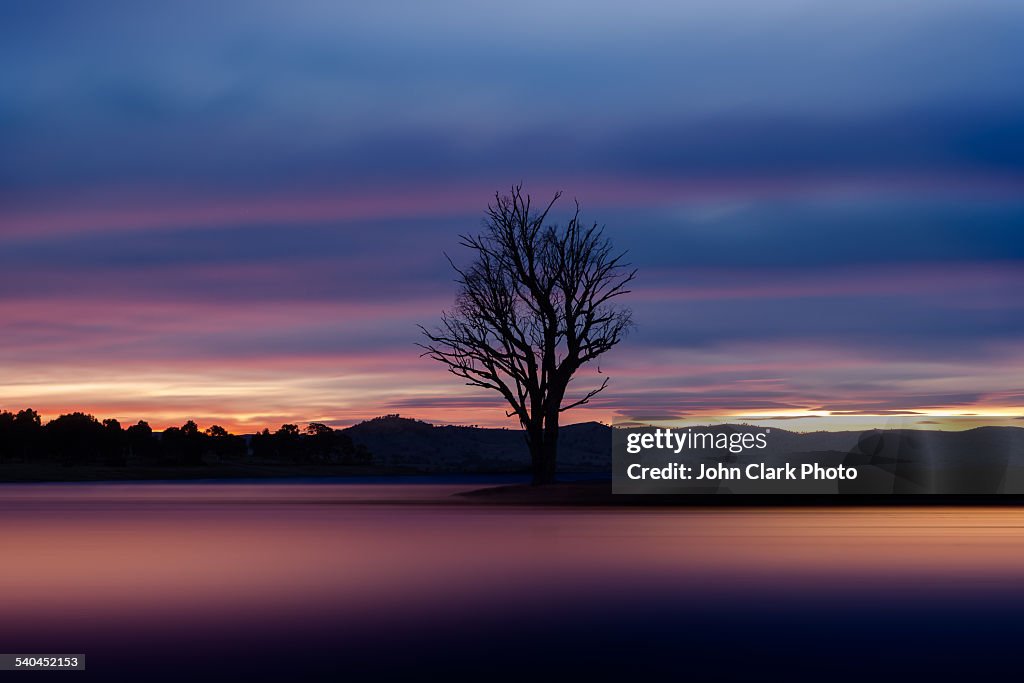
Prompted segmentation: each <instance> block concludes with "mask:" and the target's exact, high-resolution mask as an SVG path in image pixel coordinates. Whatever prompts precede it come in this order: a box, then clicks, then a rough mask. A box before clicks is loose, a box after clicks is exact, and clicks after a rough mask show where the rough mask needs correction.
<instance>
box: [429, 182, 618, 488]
mask: <svg viewBox="0 0 1024 683" xmlns="http://www.w3.org/2000/svg"><path fill="white" fill-rule="evenodd" d="M560 196H561V192H559V193H556V194H555V196H554V198H553V199H552V200H551V201H550V202H549V203H548V204H547V205H546V206H545V207H544V208H543V209H542V210H536V211H535V210H534V209H533V207H532V205H531V202H530V196H529V195H528V194H524V193H523V191H522V186H521V185H518V186H515V187H513V188H512V191H511V194H509V195H501V194H495V198H494V204H492V205H489V206H488V207H487V215H486V218H485V220H484V231H483V232H482V234H479V235H472V236H471V235H462V236H461V239H460V244H461V245H462V246H464V247H467V248H469V249H470V250H472V251H473V252H475V256H476V258H475V260H474V261H473V263H472V264H471V265H469V266H468V267H459V266H456V265H455V263H454V262H452V260H451V259H450V258H449V259H448V261H449V263H451V265H452V268H454V269H455V272H456V273H457V276H458V277H457V278H456V282H457V283H458V285H459V291H458V296H457V298H456V301H455V306H454V308H452V310H450V311H446V312H444V313H443V314H442V317H441V324H440V326H439V327H438V328H437V329H436V330H435V331H433V332H431V331H429V330H427V329H426V328H425V327H423V326H422V325H421V326H420V329H421V330H422V331H423V334H424V335H425V336H426V339H427V342H426V343H424V344H420V346H421V347H422V348H423V349H425V351H424V353H423V355H424V356H427V357H429V358H433V359H434V360H436V361H439V362H441V363H443V364H445V365H446V366H448V371H449V372H451V373H452V374H454V375H456V376H457V377H460V378H462V379H464V380H466V384H468V385H470V386H477V387H485V388H487V389H493V390H495V391H497V392H499V393H500V394H501V395H502V396H503V397H504V398H505V400H506V401H507V402H508V403H509V405H510V406H511V410H510V411H508V412H507V413H506V414H507V415H508V416H509V417H511V416H513V415H514V416H516V417H518V418H519V422H520V423H521V424H522V426H523V429H524V430H525V431H526V439H527V443H528V445H529V448H530V457H531V460H532V466H533V483H534V484H535V485H539V484H545V483H550V482H552V481H553V480H554V478H555V461H556V457H557V452H558V422H559V415H560V414H561V413H562V412H564V411H566V410H569V409H570V408H574V407H576V406H580V405H583V404H585V403H587V402H589V401H590V399H592V398H593V397H594V396H596V395H597V394H598V393H600V392H601V391H602V390H604V388H605V387H606V386H608V379H607V378H605V379H604V381H603V382H601V384H600V385H599V386H597V387H595V388H593V389H590V390H589V391H586V392H583V393H582V394H580V395H578V396H576V397H568V398H567V397H566V391H567V389H568V386H569V383H570V381H571V380H572V378H573V375H575V373H576V371H577V370H579V369H580V368H581V367H582V366H583V365H584V364H586V363H588V362H590V361H592V360H594V359H596V358H597V357H598V356H600V355H601V354H603V353H604V352H606V351H608V350H609V349H611V348H612V347H613V346H615V345H616V344H618V343H619V342H620V341H622V339H623V337H624V336H625V334H626V333H627V331H628V330H629V329H630V327H631V326H632V317H631V312H630V310H629V309H628V308H623V307H621V306H619V305H618V303H617V302H616V299H617V298H618V297H620V296H622V295H623V294H626V293H628V292H629V290H628V289H627V286H628V284H629V283H630V282H631V281H632V280H633V278H634V277H635V276H636V270H634V269H631V268H630V267H629V266H628V265H627V264H626V263H624V262H623V257H624V256H625V254H624V253H618V252H615V251H613V249H612V245H611V243H610V242H609V241H608V239H606V238H605V236H604V229H603V228H600V227H598V225H597V224H596V223H594V224H592V225H590V226H589V227H588V226H585V225H583V224H582V223H581V222H580V206H579V202H577V203H576V211H575V214H574V215H573V217H572V219H571V220H569V222H568V223H567V224H566V225H565V227H564V228H560V227H558V226H555V225H545V222H546V220H547V216H548V213H549V212H550V211H551V208H552V206H554V204H555V202H556V201H558V198H559V197H560ZM446 256H447V255H446ZM598 371H599V372H600V368H598Z"/></svg>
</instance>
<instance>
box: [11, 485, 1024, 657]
mask: <svg viewBox="0 0 1024 683" xmlns="http://www.w3.org/2000/svg"><path fill="white" fill-rule="evenodd" d="M0 488H2V490H0V548H2V549H3V557H2V565H0V640H2V641H3V642H4V643H6V646H5V647H3V648H0V649H3V650H4V651H15V650H18V649H21V648H29V649H36V648H42V649H44V650H60V649H67V650H71V651H76V652H78V651H82V650H83V648H85V647H88V648H90V649H89V653H90V654H91V655H92V658H91V659H90V668H91V669H92V670H94V671H95V670H98V668H99V667H104V666H105V667H108V670H109V671H112V672H120V674H123V675H125V676H127V675H128V674H129V673H130V672H131V671H132V668H131V667H132V666H138V665H141V664H142V663H144V662H146V661H148V659H147V658H149V657H152V656H155V655H156V654H157V653H159V652H161V651H164V650H165V649H166V648H171V647H181V648H184V650H185V651H186V652H188V653H190V654H189V656H190V657H199V658H202V657H204V656H205V657H212V658H216V656H215V653H216V652H222V651H227V652H237V651H245V650H247V649H249V648H251V647H253V646H254V645H255V644H264V645H266V646H267V647H270V650H271V651H272V652H274V653H277V655H278V656H280V657H281V658H282V659H280V661H278V660H274V661H278V664H280V666H282V667H283V666H285V661H286V660H287V658H288V656H289V654H288V653H292V654H295V653H297V652H304V653H305V654H306V655H310V653H311V652H312V653H313V655H312V656H311V658H309V659H307V664H308V665H309V666H313V667H314V668H315V669H316V671H317V672H321V673H322V672H323V671H326V670H334V669H333V668H332V667H337V666H340V664H338V662H337V661H336V660H335V659H332V658H331V657H329V656H327V655H328V654H329V653H332V652H333V653H335V654H336V653H337V652H338V651H339V650H338V648H339V647H341V646H340V645H339V643H340V642H342V641H344V642H345V643H349V644H354V643H361V645H360V649H359V650H358V652H359V653H360V654H359V655H358V656H356V655H353V654H352V653H351V652H349V654H348V655H347V660H346V666H348V667H349V669H350V670H351V669H352V667H356V668H358V667H360V666H362V667H365V668H366V671H370V670H378V669H379V668H380V666H382V664H381V661H382V658H384V659H383V661H384V662H385V663H387V662H390V663H391V664H395V663H396V662H397V661H398V660H399V659H401V658H398V659H396V658H395V657H387V652H389V651H391V649H392V648H393V647H398V648H405V649H409V650H410V651H412V650H415V649H416V647H417V646H419V647H421V648H422V650H423V651H422V652H420V654H419V655H418V656H419V657H421V658H423V657H427V658H428V659H429V657H431V656H433V657H439V656H441V654H444V653H447V655H448V656H450V657H451V659H452V661H470V660H473V658H474V657H480V656H481V653H486V652H487V650H486V648H485V649H481V647H482V645H481V644H480V642H487V643H490V644H491V645H494V644H495V642H497V643H499V644H500V643H504V644H505V645H506V646H511V647H513V649H515V650H517V651H518V652H519V655H518V656H519V657H527V658H528V657H529V656H537V657H542V658H543V659H544V661H545V662H546V663H547V664H551V661H552V658H554V659H555V660H558V661H561V662H562V663H563V664H564V661H562V660H565V661H568V660H567V659H566V658H570V654H569V653H570V651H571V650H572V648H573V647H574V643H575V644H576V645H579V644H580V643H577V639H578V638H580V637H581V636H580V635H579V633H578V631H579V629H583V631H582V632H583V633H586V634H587V635H586V638H585V639H584V641H582V642H595V641H602V642H603V640H602V639H605V640H608V641H609V642H615V643H619V644H620V645H622V643H630V642H633V641H631V640H629V638H630V634H632V636H634V637H636V638H640V635H641V634H644V635H643V639H647V640H646V641H644V642H651V641H650V639H652V638H653V639H654V641H653V642H658V638H660V637H668V636H669V634H670V635H671V638H673V639H674V638H677V637H682V636H680V633H679V631H678V629H680V628H682V629H683V632H682V633H683V635H685V636H686V637H706V636H707V635H708V632H707V629H708V628H711V629H712V630H714V628H717V626H715V625H716V624H718V621H716V620H722V623H721V624H719V626H721V627H723V628H724V625H725V624H726V623H727V622H728V623H733V624H734V626H735V625H736V624H737V623H743V621H744V620H746V621H747V623H749V620H750V619H751V618H753V617H754V616H757V615H761V616H763V617H765V618H768V617H772V618H775V617H777V616H778V615H780V614H790V615H792V614H795V613H804V614H806V615H810V616H808V617H807V618H809V619H810V618H812V617H813V619H817V620H818V621H819V622H822V621H823V620H824V621H825V622H827V623H833V622H834V621H835V619H836V614H842V615H843V619H844V620H846V621H847V623H848V624H849V623H853V621H854V620H855V618H856V615H858V614H860V610H863V609H865V608H866V607H867V606H870V607H871V608H872V609H874V610H881V611H883V612H884V611H885V610H889V611H891V610H892V609H893V608H894V606H898V607H900V608H901V609H903V610H904V611H903V612H902V613H904V614H911V615H917V616H915V617H914V618H915V619H917V618H920V620H925V621H927V620H930V619H931V617H927V618H926V617H925V616H923V615H925V614H926V613H929V614H930V610H935V609H937V608H939V607H940V606H944V607H943V608H944V609H945V608H949V609H952V606H957V607H956V608H957V609H968V610H972V609H973V610H982V611H983V612H984V611H985V610H988V612H986V613H985V614H986V615H987V617H991V618H995V616H998V614H1000V613H1001V612H1000V610H1002V609H1004V608H1006V607H1008V606H1012V605H1019V604H1020V603H1021V597H1022V595H1024V591H1022V590H1021V589H1020V588H1019V587H1018V582H1019V577H1020V576H1022V575H1024V543H1021V542H1020V539H1021V538H1022V534H1021V531H1022V527H1024V510H1017V509H1008V508H970V509H957V508H939V509H936V508H929V509H908V508H898V509H885V508H873V509H854V508H843V509H807V508H800V509H754V510H734V509H733V510H731V509H703V510H702V509H615V510H607V509H576V508H519V507H517V508H505V507H495V506H490V507H488V506H485V505H484V506H482V505H476V504H467V503H457V504H450V501H449V499H450V495H451V494H452V493H453V492H455V491H457V490H461V489H464V488H465V487H464V486H461V487H460V486H457V485H455V486H443V485H425V486H415V485H413V486H367V485H362V486H359V485H356V486H351V485H315V486H305V485H265V484H264V485H189V484H169V485H146V484H141V485H116V486H103V485H73V486H27V487H17V486H14V487H0ZM372 500H391V501H393V502H392V504H373V503H371V502H370V501H372ZM438 501H441V502H445V501H449V502H448V503H446V504H437V502H438ZM398 502H402V503H403V504H398ZM801 611H802V612H801ZM694 615H703V616H702V617H701V620H700V622H699V623H691V622H690V621H686V620H685V619H689V618H691V617H693V616H694ZM725 615H731V616H729V617H728V619H727V618H726V616H725ZM684 617H685V619H684ZM890 617H891V615H890ZM958 618H960V619H963V615H960V616H959V617H958ZM666 619H668V620H669V622H671V624H672V629H676V630H670V631H666V630H665V629H666V628H668V626H667V625H666V624H667V622H665V620H666ZM677 619H684V622H677V621H676V620H677ZM737 619H739V622H737V621H736V620H737ZM730 620H732V621H730ZM558 623H561V624H562V625H563V627H564V628H566V629H569V630H570V631H571V633H570V634H565V633H563V635H562V636H561V640H560V641H559V642H561V643H562V646H563V647H562V648H561V649H554V650H551V651H548V650H547V649H544V648H545V647H548V645H543V644H541V643H538V642H537V641H536V631H537V629H538V628H540V629H541V630H543V629H545V628H551V627H553V625H554V624H558ZM680 623H682V624H683V625H682V626H681V625H680ZM914 623H915V624H918V622H917V621H915V622H914ZM921 623H924V621H922V622H921ZM602 624H603V626H600V625H602ZM701 624H703V626H702V625H701ZM918 625H919V626H920V624H918ZM772 628H775V627H770V628H768V632H767V633H762V634H758V635H757V638H759V639H762V638H767V639H768V641H771V639H772V638H775V637H777V633H775V634H773V632H772ZM871 628H873V629H877V628H878V625H877V624H875V625H873V626H872V627H871ZM587 629H590V631H589V632H588V631H587ZM826 631H827V629H826ZM826 631H822V630H821V629H819V630H818V631H817V633H818V634H819V637H821V636H820V634H822V633H824V632H826ZM442 633H444V634H447V635H445V636H444V638H443V639H442V641H440V642H438V641H435V640H431V637H432V634H433V635H434V636H437V634H442ZM531 633H532V634H534V635H531ZM814 633H815V632H813V631H812V632H811V633H810V634H809V635H808V636H807V637H811V638H813V637H814ZM833 635H835V634H833ZM438 637H440V636H438ZM846 637H849V636H846ZM339 639H342V640H339ZM481 639H483V640H481ZM623 639H625V640H623ZM643 639H641V640H643ZM477 641H480V642H477ZM714 642H718V641H714ZM830 642H832V643H833V645H835V646H837V647H838V645H839V643H837V642H835V641H830ZM382 643H384V644H387V647H382ZM472 643H477V644H476V645H472ZM969 643H970V641H968V642H967V644H968V645H969ZM270 644H272V645H270ZM128 645H131V648H130V652H127V651H125V648H126V647H127V646H128ZM471 645H472V646H471ZM712 645H713V643H712ZM712 645H705V648H707V647H712ZM961 645H964V643H961ZM634 646H639V645H637V643H636V642H634ZM538 647H539V648H541V649H540V650H538V649H537V648H538ZM643 647H644V648H646V647H647V645H644V646H643ZM722 647H725V646H724V645H723V646H722ZM531 648H533V649H531ZM349 649H350V647H347V646H346V647H342V650H345V651H348V650H349ZM627 649H628V648H627ZM712 649H713V647H712ZM613 651H614V648H613ZM645 651H646V650H645ZM203 653H206V654H205V655H204V654H203ZM530 653H533V654H532V655H531V654H530ZM488 656H489V655H488ZM606 656H607V657H612V658H613V659H614V656H613V654H609V653H606ZM631 656H632V655H631ZM318 657H319V659H318ZM360 657H362V659H360ZM587 661H589V660H587ZM695 661H698V660H693V661H691V665H694V662H695ZM699 661H703V660H699ZM94 662H96V663H95V664H94ZM612 663H613V662H611V661H605V662H604V664H602V665H601V666H602V667H607V666H611V665H612ZM449 664H450V662H449ZM623 665H625V664H623ZM574 666H577V667H578V666H580V663H579V662H578V661H577V662H576V663H575V665H574ZM702 666H703V664H702ZM119 667H120V668H119ZM167 671H168V672H173V671H174V668H173V667H172V668H170V669H167ZM259 671H262V672H265V673H266V672H273V671H277V670H276V669H275V668H274V666H269V667H268V665H267V663H266V662H264V664H263V665H262V667H261V668H260V669H259ZM181 673H182V672H181V671H180V670H179V671H178V674H181ZM364 673H365V671H364ZM168 675H169V676H170V675H171V674H170V673H168ZM268 675H269V673H268Z"/></svg>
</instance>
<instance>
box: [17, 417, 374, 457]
mask: <svg viewBox="0 0 1024 683" xmlns="http://www.w3.org/2000/svg"><path fill="white" fill-rule="evenodd" d="M232 460H234V461H241V460H251V461H261V462H267V463H274V462H279V463H281V464H317V463H322V464H343V465H344V464H353V465H365V464H370V463H371V462H372V461H373V458H372V456H371V455H370V453H369V452H368V451H367V450H366V449H365V448H364V447H362V446H360V445H357V444H355V443H353V441H352V438H351V437H350V436H349V435H348V434H346V433H345V432H343V431H340V430H337V429H333V428H331V427H329V426H328V425H325V424H321V423H319V422H311V423H310V424H309V425H308V426H307V427H306V428H305V429H300V428H299V426H298V425H295V424H285V425H282V426H281V427H280V428H279V429H278V430H277V431H275V432H271V431H270V430H269V429H264V430H263V431H261V432H259V433H257V434H254V435H252V436H250V437H245V436H239V435H235V434H231V433H230V432H228V430H226V429H225V428H224V427H221V426H220V425H212V426H210V427H208V428H207V429H205V430H200V428H199V425H197V424H196V423H195V422H194V421H193V420H189V421H187V422H186V423H185V424H183V425H182V426H180V427H169V428H167V429H165V430H163V431H162V432H155V431H153V428H152V427H150V425H149V424H148V423H147V422H145V421H144V420H140V421H139V422H138V423H136V424H134V425H131V426H129V427H127V428H124V427H122V425H121V423H120V422H119V421H117V420H115V419H106V420H102V421H101V420H98V419H96V417H94V416H92V415H89V414H87V413H82V412H73V413H67V414H64V415H61V416H59V417H57V418H55V419H53V420H50V421H49V422H46V423H45V424H44V423H43V421H42V419H41V417H40V415H39V413H37V412H36V411H35V410H32V409H31V408H27V409H25V410H20V411H18V412H10V411H6V410H4V411H0V463H13V462H22V463H59V464H62V465H78V464H82V465H107V466H115V467H117V466H127V465H130V464H137V465H142V464H145V465H178V466H199V465H204V464H212V463H217V462H225V461H232Z"/></svg>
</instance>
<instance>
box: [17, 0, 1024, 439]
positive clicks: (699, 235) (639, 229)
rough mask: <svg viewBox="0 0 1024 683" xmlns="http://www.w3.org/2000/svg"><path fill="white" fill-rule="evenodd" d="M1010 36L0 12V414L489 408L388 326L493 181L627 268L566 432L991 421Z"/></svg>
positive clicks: (159, 417) (1016, 31) (835, 21)
mask: <svg viewBox="0 0 1024 683" xmlns="http://www.w3.org/2000/svg"><path fill="white" fill-rule="evenodd" d="M615 4H616V5H618V4H620V3H615ZM1022 35H1024V3H1021V2H1019V1H1018V0H1008V1H1006V2H992V1H984V0H980V1H973V2H967V1H961V2H950V1H948V0H908V1H907V2H900V3H892V2H889V1H887V0H866V1H862V2H856V3H854V2H847V3H836V2H797V1H787V0H781V1H780V2H774V3H765V2H759V1H757V0H746V1H744V2H736V1H733V2H728V1H727V2H720V1H718V2H711V1H708V2H703V1H698V2H687V3H674V2H664V3H638V4H630V5H629V6H628V9H623V8H622V7H616V6H615V5H613V4H611V3H603V2H562V3H559V4H558V5H557V6H551V5H550V3H548V2H540V1H537V2H533V1H525V2H523V1H521V2H516V3H502V4H500V5H495V6H492V7H490V8H488V7H487V6H485V4H484V3H478V2H469V1H468V0H466V1H460V0H446V1H443V2H431V3H389V2H379V3H336V2H326V1H313V0H293V1H292V2H287V3H285V2H276V3H271V2H263V1H260V0H247V1H246V2H241V1H240V0H237V1H231V0H228V1H224V2H198V1H193V0H179V1H178V2H163V3H148V2H137V1H133V2H127V1H123V2H122V1H118V0H110V1H107V2H101V3H83V2H13V3H5V5H4V8H3V9H2V10H0V369H2V372H0V409H14V410H16V409H20V408H23V407H34V408H36V409H37V410H39V411H40V412H42V413H43V414H44V416H46V417H53V416H56V415H57V414H59V413H60V412H66V411H70V410H78V409H82V410H86V411H89V412H93V413H95V414H97V415H98V416H101V417H117V418H119V419H121V420H123V421H135V420H138V419H140V418H143V419H147V420H149V421H151V422H152V423H153V424H154V426H158V427H163V426H167V425H170V424H181V423H182V422H183V421H184V420H185V419H188V418H194V419H196V420H197V421H198V422H199V423H200V425H201V426H206V425H208V424H210V423H213V422H216V423H220V424H223V425H225V426H228V427H229V428H232V429H235V430H239V431H251V430H253V429H255V428H260V427H263V426H271V427H276V426H277V425H279V424H281V423H282V422H286V421H287V422H307V421H310V420H319V421H324V422H329V423H332V424H336V425H344V424H350V423H352V422H354V421H358V420H360V419H365V418H369V417H373V416H375V415H380V414H383V413H395V412H397V413H401V414H403V415H408V416H412V417H419V418H422V419H426V420H430V421H433V422H454V423H463V424H488V425H508V426H513V425H512V424H511V421H510V420H507V419H506V418H505V417H504V412H503V410H502V408H501V404H500V402H499V400H498V399H497V398H496V397H492V396H491V395H489V394H487V393H486V392H485V393H480V391H476V390H471V389H469V388H468V387H464V386H461V385H460V383H459V381H458V380H457V379H455V378H453V377H451V376H450V375H447V374H446V373H445V371H444V370H443V368H441V367H440V366H438V365H436V364H433V363H431V362H430V361H428V360H426V359H422V358H420V357H419V355H418V349H417V348H416V347H415V346H414V344H415V342H416V341H418V336H417V329H416V323H424V324H427V325H431V324H433V323H435V322H436V321H437V319H438V317H439V314H440V312H441V310H442V309H443V308H445V307H446V306H449V305H450V304H451V303H452V300H453V297H454V291H455V290H454V285H453V283H452V281H451V273H450V272H449V270H448V266H447V264H446V262H445V259H444V254H443V252H445V251H447V252H448V253H449V254H450V255H451V256H452V257H453V258H454V259H455V260H456V261H460V260H464V259H465V257H466V254H463V253H461V252H460V251H459V248H458V246H457V242H458V239H457V236H458V234H459V233H461V232H467V231H469V232H472V231H475V230H478V229H479V227H480V221H481V215H482V212H483V210H484V209H485V207H486V205H487V202H488V200H489V199H490V198H491V197H492V196H493V193H494V191H495V190H499V189H507V188H508V186H509V185H510V184H512V183H514V182H519V181H523V182H524V183H525V189H526V190H527V191H529V192H531V193H533V194H534V195H535V196H537V195H539V196H546V195H548V194H550V193H551V192H552V191H554V190H556V189H562V190H564V191H565V192H566V194H567V198H566V201H564V202H563V205H562V208H563V209H567V208H568V205H569V204H570V203H571V198H572V197H576V198H578V199H579V200H580V202H581V203H582V205H583V210H584V217H585V218H589V219H592V220H597V221H599V222H601V223H603V224H605V225H606V226H607V230H608V234H609V236H610V237H611V238H612V239H613V241H614V242H615V244H616V245H617V246H619V247H621V248H623V249H628V250H629V254H630V257H629V258H630V260H631V261H632V262H633V263H634V264H635V265H636V266H637V267H638V268H639V273H640V274H639V277H638V279H637V282H636V288H635V291H634V292H633V294H632V295H631V296H630V297H629V298H628V303H630V304H631V305H632V307H633V308H634V318H635V321H636V324H637V328H636V330H635V331H634V333H633V334H632V335H631V336H630V337H629V338H628V339H627V341H626V342H625V343H623V345H622V346H621V347H619V348H618V349H616V350H614V351H612V352H611V353H610V354H609V355H608V356H607V357H606V358H605V359H604V360H602V362H601V371H602V372H604V373H606V374H607V375H609V376H610V377H611V378H612V379H611V384H610V386H609V388H608V390H607V391H606V392H605V393H604V394H602V395H601V397H600V398H599V399H596V400H595V401H594V402H593V404H592V405H591V406H588V407H585V408H580V409H577V410H575V411H573V412H572V413H568V414H567V417H569V418H570V419H569V420H568V421H570V422H573V421H583V420H588V419H601V420H612V419H616V418H620V417H635V416H644V415H648V416H665V415H674V414H679V413H687V412H706V413H713V414H722V413H741V414H742V413H790V412H798V413H799V412H805V411H819V412H820V411H854V412H867V413H873V414H874V413H886V412H888V411H905V410H922V411H926V412H933V413H964V412H981V413H993V412H996V413H1014V412H1019V411H1024V315H1022V313H1024V80H1022V77H1021V65H1022V64H1024V41H1022V40H1021V36H1022ZM559 216H560V217H561V216H564V212H562V213H559ZM595 381H596V382H599V381H600V380H599V379H597V380H595V379H594V377H593V376H592V375H591V376H588V377H582V378H581V379H580V380H579V387H578V388H579V389H581V390H582V389H586V388H588V387H590V386H592V385H593V384H594V383H595Z"/></svg>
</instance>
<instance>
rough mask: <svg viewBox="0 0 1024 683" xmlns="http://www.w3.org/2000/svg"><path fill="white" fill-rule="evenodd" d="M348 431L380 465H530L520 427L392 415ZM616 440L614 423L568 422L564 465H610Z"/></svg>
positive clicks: (562, 438) (495, 468)
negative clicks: (460, 424) (432, 421)
mask: <svg viewBox="0 0 1024 683" xmlns="http://www.w3.org/2000/svg"><path fill="white" fill-rule="evenodd" d="M342 431H344V432H345V433H346V434H348V435H349V437H351V439H352V441H353V442H354V443H356V444H357V445H362V446H365V447H366V448H367V450H369V451H370V453H372V454H373V461H374V463H375V464H378V465H386V466H392V467H411V468H415V469H417V470H421V471H429V472H514V471H526V470H528V469H529V467H530V454H529V450H528V449H527V446H526V439H525V435H524V434H523V432H522V431H520V430H515V429H487V428H482V427H456V426H450V425H431V424H429V423H427V422H422V421H420V420H413V419H409V418H405V417H400V416H398V415H387V416H384V417H378V418H374V419H372V420H368V421H366V422H361V423H359V424H357V425H354V426H352V427H349V428H347V429H345V430H342ZM611 446H612V441H611V428H610V427H608V426H606V425H602V424H599V423H597V422H585V423H582V424H575V425H566V426H564V427H562V428H561V430H560V431H559V438H558V464H559V469H560V470H561V471H571V472H607V471H610V470H611V457H612V448H611Z"/></svg>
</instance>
